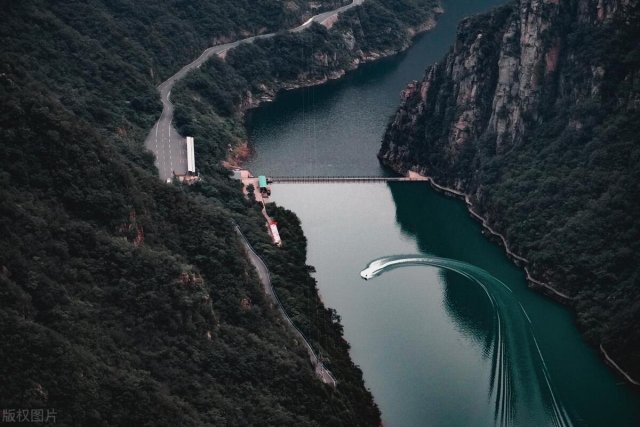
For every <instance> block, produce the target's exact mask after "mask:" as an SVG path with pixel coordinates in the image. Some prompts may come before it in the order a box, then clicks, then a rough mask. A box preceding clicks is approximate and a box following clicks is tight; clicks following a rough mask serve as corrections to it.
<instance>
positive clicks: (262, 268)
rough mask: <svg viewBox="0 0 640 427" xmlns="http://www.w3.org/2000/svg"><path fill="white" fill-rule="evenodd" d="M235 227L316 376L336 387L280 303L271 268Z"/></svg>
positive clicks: (252, 262) (334, 380)
mask: <svg viewBox="0 0 640 427" xmlns="http://www.w3.org/2000/svg"><path fill="white" fill-rule="evenodd" d="M233 227H234V229H235V231H236V233H237V234H238V237H240V241H241V242H242V246H243V247H244V250H245V252H246V254H247V257H248V258H249V261H251V264H253V266H254V267H255V269H256V272H257V273H258V278H259V279H260V283H262V287H263V289H264V293H265V294H266V296H267V298H268V299H269V301H271V303H272V304H273V305H275V307H276V308H277V309H278V311H279V312H280V315H281V316H282V318H283V319H284V321H285V322H286V323H287V324H288V325H289V327H290V328H291V331H292V332H293V334H294V335H295V336H296V338H298V339H299V341H300V342H301V343H302V344H303V345H304V347H305V349H306V350H307V353H308V354H309V360H310V361H311V364H312V365H313V367H314V369H315V373H316V376H317V377H318V378H319V379H320V381H322V382H323V383H325V384H328V385H330V386H331V387H333V388H335V387H336V384H337V381H336V379H335V378H334V376H333V375H332V374H331V372H330V371H329V370H328V369H327V368H326V367H325V366H324V363H322V361H321V360H320V359H319V358H318V355H317V354H316V352H315V351H314V350H313V348H312V347H311V344H309V341H307V338H306V337H305V336H304V334H303V333H302V332H301V331H300V330H299V329H298V328H297V327H296V325H294V324H293V321H292V320H291V318H290V317H289V315H288V314H287V312H286V311H285V310H284V307H283V306H282V304H281V303H280V300H279V299H278V295H277V294H276V293H275V291H274V289H273V286H272V285H271V274H270V273H269V269H268V268H267V266H266V264H265V263H264V261H263V260H262V258H260V256H259V255H258V254H257V253H256V252H255V251H254V250H253V248H252V247H251V244H250V243H249V241H248V240H247V239H246V237H244V234H242V231H240V228H239V227H238V226H237V225H235V224H234V226H233Z"/></svg>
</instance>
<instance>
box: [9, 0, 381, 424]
mask: <svg viewBox="0 0 640 427" xmlns="http://www.w3.org/2000/svg"><path fill="white" fill-rule="evenodd" d="M292 4H293V3H292ZM299 4H300V5H301V6H304V7H306V3H302V2H300V3H299ZM327 4H329V3H328V2H325V3H323V5H325V6H326V5H327ZM274 5H278V6H279V5H280V3H279V2H269V1H267V2H260V4H259V6H258V7H251V8H249V7H248V6H247V5H245V4H244V3H242V2H240V3H239V2H222V3H221V2H196V1H180V2H136V3H135V4H134V3H132V2H128V1H119V2H100V1H95V2H90V3H89V4H86V3H83V2H78V1H71V0H69V1H60V2H54V3H50V2H28V3H24V2H22V3H20V2H17V3H16V2H14V3H11V4H7V5H6V7H5V10H4V11H3V12H4V14H3V17H2V18H1V20H2V26H1V29H0V35H1V38H2V42H3V49H2V52H1V55H2V65H1V66H0V67H2V68H1V69H0V99H2V103H0V141H1V143H0V165H1V169H0V183H1V185H0V236H1V237H0V300H1V301H2V308H0V337H1V338H2V345H0V383H1V384H2V387H0V407H2V408H38V407H44V408H55V409H56V411H57V413H58V416H57V424H58V425H96V426H98V425H167V426H175V425H230V426H232V425H238V426H244V425H278V426H280V425H295V426H305V425H323V426H324V425H377V424H379V413H378V411H377V408H376V407H375V405H374V404H373V402H372V398H371V395H370V394H369V393H368V392H367V391H366V390H365V389H364V385H363V383H362V379H361V374H360V371H359V370H358V369H357V368H355V367H354V366H353V364H352V363H351V361H350V360H349V358H348V352H347V350H348V345H347V344H346V343H345V342H344V341H343V340H342V339H341V337H340V333H339V332H340V327H339V325H336V324H335V322H334V321H333V319H332V318H330V317H327V316H326V315H324V314H323V315H322V316H316V315H315V313H316V312H322V313H325V310H324V308H323V307H322V306H321V305H320V304H319V302H318V303H317V305H316V306H314V307H313V309H314V311H305V307H304V306H300V308H297V310H298V311H297V313H296V316H297V319H298V320H299V321H300V323H301V324H302V325H305V327H307V328H309V330H318V331H324V333H325V335H324V336H316V337H314V339H315V340H316V341H317V345H318V347H319V348H320V347H322V348H323V349H325V350H324V352H325V353H326V354H327V355H328V357H330V358H331V361H332V363H333V364H335V366H333V365H332V368H333V369H335V372H337V373H339V375H338V381H339V382H340V386H339V387H338V389H337V390H335V391H334V390H332V389H330V388H329V387H328V386H326V385H324V384H322V383H321V382H319V381H318V380H317V379H316V378H315V376H314V373H313V372H312V367H311V365H310V363H309V361H308V358H307V355H306V352H305V350H304V349H303V348H302V347H301V346H300V345H299V343H296V342H295V340H294V338H293V336H292V335H291V334H290V332H289V330H288V329H287V328H286V327H285V325H284V323H283V322H282V320H281V319H280V317H279V315H278V313H277V312H276V311H275V310H273V308H272V307H270V305H269V304H268V303H267V302H266V300H265V298H264V296H263V292H262V289H261V287H260V286H259V282H258V280H257V277H256V274H255V271H254V269H253V268H252V266H251V265H250V264H249V263H248V262H247V261H246V259H245V257H244V256H243V252H242V249H241V246H240V245H239V242H238V241H237V237H236V235H235V233H234V232H233V229H232V227H231V218H232V217H235V218H236V220H237V221H238V222H241V223H242V224H244V225H243V226H244V227H247V228H251V227H253V229H255V230H258V231H257V232H256V233H255V234H256V235H261V236H262V238H264V236H265V235H264V233H263V230H260V224H261V217H260V216H259V212H258V211H257V210H256V209H255V207H254V206H252V205H251V204H250V203H249V202H248V201H247V200H245V198H244V197H243V196H242V193H241V192H240V191H239V184H238V183H237V182H234V181H231V180H229V179H228V177H227V172H226V171H224V170H223V169H221V168H220V167H219V166H216V165H217V164H218V162H219V160H220V159H221V158H222V157H223V155H224V151H225V149H226V147H227V144H229V143H233V142H234V140H235V139H236V138H238V135H240V136H241V135H242V132H243V131H242V128H241V125H239V124H238V122H237V121H236V120H235V119H236V118H235V116H234V115H233V114H230V113H232V112H234V111H235V106H236V102H237V101H238V100H239V99H240V98H239V94H241V93H242V88H243V87H244V82H243V80H241V79H240V80H237V81H233V80H228V81H226V82H224V83H220V84H219V86H216V87H213V89H211V90H210V91H208V92H206V97H207V99H209V102H212V103H213V107H211V108H213V109H214V110H215V111H218V112H219V114H220V115H221V116H220V117H224V120H220V121H219V122H217V126H215V127H214V128H213V129H215V131H214V132H215V133H212V134H211V135H212V137H211V138H210V139H204V138H203V139H202V140H203V141H207V144H199V146H202V147H208V148H204V151H205V152H206V150H210V154H209V157H208V158H206V166H205V167H203V168H202V169H203V178H204V179H203V181H202V182H200V183H198V184H196V185H194V186H191V187H183V186H180V185H166V184H164V183H161V182H160V181H159V180H158V178H157V176H156V175H155V170H154V167H153V158H152V156H150V154H149V153H147V152H146V151H145V150H144V149H143V147H142V141H143V139H144V136H145V134H146V133H147V132H148V129H149V128H150V127H151V124H152V123H153V121H154V120H155V119H156V118H157V116H158V114H159V112H160V105H159V102H158V98H157V95H156V93H155V88H154V85H155V83H157V81H158V76H166V75H168V74H170V73H171V72H173V71H175V68H176V67H177V66H178V65H182V64H183V63H184V62H187V60H189V59H191V58H192V57H194V56H196V54H197V53H199V49H200V48H201V47H202V45H206V44H207V43H208V42H209V41H210V40H211V39H212V38H214V37H219V36H226V35H230V36H234V35H235V34H237V33H239V32H241V31H245V30H246V31H249V32H253V31H258V30H261V29H262V27H263V25H264V22H263V21H262V19H269V22H272V23H273V25H274V28H275V26H276V25H279V24H282V25H286V24H288V23H291V22H294V21H295V22H297V19H298V18H299V17H300V16H302V15H299V14H291V13H290V12H287V11H284V10H281V9H274ZM244 10H247V11H250V12H251V13H246V14H242V13H241V11H244ZM304 10H305V9H304V8H303V10H302V11H300V13H301V14H302V13H306V12H304ZM252 14H255V15H252ZM274 14H275V15H274ZM275 16H277V17H278V19H275ZM234 17H235V18H237V19H236V20H234V19H233V18H234ZM220 19H221V20H222V21H223V22H224V23H225V24H226V25H228V26H227V27H220V26H219V25H218V21H217V20H220ZM190 22H195V24H197V28H196V25H194V26H193V27H192V26H191V24H189V23H190ZM165 31H166V32H165ZM185 46H186V47H187V49H185ZM189 46H191V48H189ZM207 67H212V69H216V67H218V68H219V69H220V70H222V71H224V69H225V67H226V68H228V66H226V65H225V64H224V63H221V62H219V61H218V62H216V61H212V62H211V63H209V64H207ZM151 70H153V76H151ZM209 83H210V82H208V81H205V82H204V83H202V84H201V85H200V86H198V88H199V89H203V90H205V91H206V90H208V88H209ZM228 94H236V95H234V96H235V97H234V96H231V97H229V96H228ZM194 116H195V117H196V118H197V117H198V115H197V114H194ZM191 117H192V116H191V115H190V114H185V115H183V116H182V117H180V118H179V119H180V120H182V121H183V122H182V123H181V126H188V125H189V123H190V122H189V121H190V120H193V119H192V118H191ZM177 119H178V118H177ZM210 129H211V128H210ZM194 130H197V127H196V126H195V125H194ZM201 162H202V163H201V164H204V160H202V161H201ZM289 218H290V219H289V221H290V222H291V223H292V224H297V222H296V220H295V219H294V218H293V217H292V216H291V215H289ZM287 239H290V240H291V242H295V241H300V239H304V238H303V237H302V234H301V230H300V229H299V228H294V229H293V231H291V233H290V234H287ZM297 248H298V249H299V250H300V251H301V252H299V253H298V252H296V254H295V256H294V255H291V254H290V253H289V252H288V251H283V252H282V253H281V254H280V256H282V257H287V256H291V260H290V261H288V262H292V263H296V264H295V266H294V268H292V270H291V277H290V276H289V274H288V272H287V271H281V272H280V274H279V281H280V282H281V283H284V284H289V286H291V285H290V284H292V283H295V282H296V281H299V280H300V281H304V282H305V284H306V285H305V286H306V289H307V291H306V292H307V294H305V296H311V297H313V298H316V300H317V295H315V294H311V293H312V292H315V287H314V285H313V284H312V282H313V281H312V279H311V278H310V277H309V276H308V275H305V273H306V271H307V268H306V267H305V266H304V258H305V256H304V245H298V246H297ZM274 265H276V264H275V263H274ZM297 297H299V296H298V295H296V294H294V295H293V296H292V298H291V299H289V301H290V304H291V306H292V309H293V308H294V307H298V302H297V301H295V298H297Z"/></svg>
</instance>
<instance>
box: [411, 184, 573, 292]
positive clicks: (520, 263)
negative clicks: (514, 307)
mask: <svg viewBox="0 0 640 427" xmlns="http://www.w3.org/2000/svg"><path fill="white" fill-rule="evenodd" d="M408 175H409V177H414V176H415V177H420V178H423V179H426V180H427V181H428V182H429V184H431V187H432V188H433V189H434V190H436V191H439V192H441V193H445V194H447V195H451V196H454V197H457V198H460V199H462V200H464V202H465V204H466V205H467V209H468V210H469V214H470V215H471V217H472V218H474V219H475V220H477V221H478V222H480V224H482V227H483V228H484V229H485V230H486V231H488V232H489V234H490V235H492V236H494V237H497V238H498V242H499V243H500V244H501V245H502V247H503V248H504V250H505V252H506V254H507V256H508V257H509V258H510V259H511V260H512V261H513V262H514V263H515V264H516V265H518V266H520V267H523V268H524V271H525V273H526V275H527V282H529V284H530V287H531V288H534V289H538V288H543V290H546V291H548V293H547V294H548V295H549V296H551V297H553V298H554V299H556V300H557V301H559V302H561V303H564V304H569V303H570V302H571V301H572V300H573V297H570V296H569V295H567V294H565V293H563V292H560V291H559V290H557V289H555V288H554V287H553V286H551V285H550V284H548V283H544V282H541V281H539V280H536V279H534V278H533V277H532V276H531V273H530V272H529V269H528V268H527V266H526V265H523V264H528V263H529V260H528V259H526V258H524V257H522V256H520V255H518V254H516V253H515V252H513V251H512V250H511V248H510V247H509V242H508V241H507V239H506V237H504V235H503V234H502V233H499V232H498V231H496V230H494V229H493V228H492V227H491V226H490V225H489V222H488V221H487V219H486V218H484V217H483V216H482V215H480V214H479V213H478V212H476V211H475V210H474V206H473V202H471V198H470V196H469V195H468V194H466V193H463V192H461V191H458V190H454V189H453V188H449V187H445V186H443V185H440V184H438V183H437V182H435V180H434V179H433V178H432V177H430V176H425V175H422V174H419V173H418V172H414V171H409V173H408Z"/></svg>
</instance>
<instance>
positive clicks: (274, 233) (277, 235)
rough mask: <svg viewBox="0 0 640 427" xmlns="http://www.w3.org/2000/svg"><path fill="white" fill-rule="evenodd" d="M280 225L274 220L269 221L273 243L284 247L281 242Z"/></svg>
mask: <svg viewBox="0 0 640 427" xmlns="http://www.w3.org/2000/svg"><path fill="white" fill-rule="evenodd" d="M277 224H278V223H277V222H275V221H274V220H270V221H269V234H271V238H272V239H273V243H274V244H275V245H276V246H280V245H282V240H280V233H279V232H278V225H277Z"/></svg>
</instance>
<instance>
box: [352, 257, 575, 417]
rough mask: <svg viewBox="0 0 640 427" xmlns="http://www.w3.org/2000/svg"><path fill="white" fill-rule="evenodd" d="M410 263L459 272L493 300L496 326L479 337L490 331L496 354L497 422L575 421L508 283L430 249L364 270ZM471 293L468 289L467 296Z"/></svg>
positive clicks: (492, 387) (492, 392)
mask: <svg viewBox="0 0 640 427" xmlns="http://www.w3.org/2000/svg"><path fill="white" fill-rule="evenodd" d="M409 265H427V266H431V267H438V268H441V269H445V270H448V271H451V272H454V273H456V274H458V275H460V276H462V277H464V278H465V279H467V281H468V282H469V283H471V284H474V285H477V286H478V287H479V288H480V289H482V290H483V291H484V294H485V297H486V299H488V301H489V302H490V303H491V308H492V313H491V315H490V316H488V317H489V319H491V323H492V325H491V328H490V331H483V332H482V333H481V335H480V337H478V338H480V339H482V338H483V337H484V342H485V346H484V350H485V351H484V356H485V357H488V358H490V359H491V376H490V378H489V380H490V381H489V385H488V391H489V393H488V395H489V396H490V406H491V407H492V408H493V411H494V412H493V414H494V419H493V424H494V425H497V426H510V425H514V424H515V425H524V424H530V425H553V426H569V425H571V424H572V423H571V421H570V419H569V416H568V414H567V412H566V410H565V408H564V406H563V404H562V402H561V401H560V400H559V399H558V398H557V397H556V394H555V391H554V386H553V385H552V384H551V381H550V378H549V373H548V370H547V366H546V362H545V360H544V356H543V355H542V352H541V350H540V347H539V346H538V341H537V340H536V337H535V334H534V332H533V330H532V328H531V322H530V320H529V316H528V314H527V313H526V311H525V309H524V307H523V306H522V305H520V304H519V303H518V301H517V300H516V299H515V298H514V296H513V293H512V291H511V289H510V288H509V287H507V285H506V284H504V283H503V282H501V281H500V280H499V279H497V278H496V277H494V276H492V275H491V274H489V273H488V272H486V271H485V270H483V269H481V268H478V267H476V266H475V265H472V264H468V263H465V262H461V261H457V260H453V259H448V258H440V257H435V256H427V255H395V256H385V257H381V258H378V259H376V260H373V261H371V262H370V263H369V264H368V265H367V267H366V268H365V269H364V270H362V271H361V273H360V275H361V276H362V277H363V278H365V279H367V280H369V279H373V278H375V277H377V276H379V275H381V274H383V273H384V272H386V271H389V270H392V269H395V268H400V267H404V266H409ZM447 287H449V284H447ZM467 298H468V295H465V296H464V299H467ZM460 317H461V316H459V315H458V313H455V315H454V316H452V318H453V320H455V321H459V320H460ZM463 323H466V320H465V321H463ZM518 396H519V397H520V398H517V397H518ZM525 396H526V398H524V397H525Z"/></svg>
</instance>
